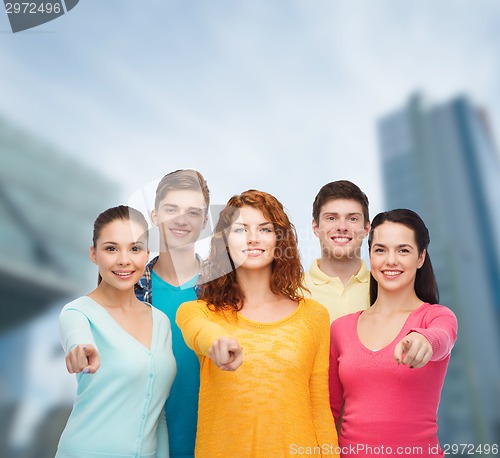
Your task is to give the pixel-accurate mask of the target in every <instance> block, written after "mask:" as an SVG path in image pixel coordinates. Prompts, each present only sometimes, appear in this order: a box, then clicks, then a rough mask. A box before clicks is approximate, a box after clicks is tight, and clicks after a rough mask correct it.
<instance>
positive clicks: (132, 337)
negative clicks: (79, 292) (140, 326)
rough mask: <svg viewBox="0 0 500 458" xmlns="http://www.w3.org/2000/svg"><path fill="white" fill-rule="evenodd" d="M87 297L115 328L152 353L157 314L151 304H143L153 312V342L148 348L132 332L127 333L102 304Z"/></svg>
mask: <svg viewBox="0 0 500 458" xmlns="http://www.w3.org/2000/svg"><path fill="white" fill-rule="evenodd" d="M85 297H86V298H87V299H89V300H90V301H91V302H93V303H94V304H95V305H97V306H98V309H99V310H101V312H102V313H103V314H104V315H106V316H107V317H108V319H109V320H111V322H112V323H113V326H115V327H117V328H118V329H120V331H121V332H122V333H123V334H126V335H127V336H129V338H130V339H132V340H133V341H134V342H136V343H137V345H140V346H141V347H142V348H143V349H144V350H146V351H147V352H151V350H152V348H153V345H154V342H155V314H154V310H153V307H152V306H151V304H150V303H148V302H144V301H143V303H144V304H146V305H147V306H148V307H149V308H150V310H151V342H150V344H149V347H147V346H146V345H144V344H143V343H142V342H140V341H139V340H137V339H136V338H135V337H134V336H133V335H132V334H130V332H128V331H126V330H125V328H124V327H123V326H122V325H121V324H120V323H118V321H116V320H115V319H114V318H113V316H112V315H111V313H109V312H108V311H107V310H106V309H105V308H104V307H103V306H102V305H101V304H99V302H97V301H95V300H94V299H92V298H91V297H89V296H85Z"/></svg>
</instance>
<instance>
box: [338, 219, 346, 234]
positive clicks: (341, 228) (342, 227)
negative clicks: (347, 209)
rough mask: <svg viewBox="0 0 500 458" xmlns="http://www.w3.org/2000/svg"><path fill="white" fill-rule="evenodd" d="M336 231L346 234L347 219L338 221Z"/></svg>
mask: <svg viewBox="0 0 500 458" xmlns="http://www.w3.org/2000/svg"><path fill="white" fill-rule="evenodd" d="M336 230H337V231H338V232H346V231H347V225H346V222H345V218H339V219H338V220H337V225H336Z"/></svg>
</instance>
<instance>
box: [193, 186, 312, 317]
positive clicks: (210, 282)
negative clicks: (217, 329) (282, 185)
mask: <svg viewBox="0 0 500 458" xmlns="http://www.w3.org/2000/svg"><path fill="white" fill-rule="evenodd" d="M245 206H247V207H252V208H256V209H258V210H260V211H262V213H263V215H264V217H265V218H266V219H267V220H268V221H270V222H271V223H273V225H274V230H275V231H276V248H275V251H274V261H273V263H272V273H271V281H270V285H269V286H270V288H271V291H272V292H273V293H274V294H283V295H285V296H287V297H288V298H290V299H292V300H300V299H302V298H303V296H302V294H301V292H300V291H301V289H305V288H304V285H303V283H302V282H303V274H304V272H303V269H302V264H301V263H300V255H299V250H298V244H297V232H296V230H295V227H294V225H293V224H292V223H291V222H290V220H289V218H288V216H287V214H286V213H285V210H284V208H283V205H282V204H281V203H280V202H279V201H278V199H276V197H274V196H272V195H271V194H268V193H266V192H262V191H256V190H254V189H250V190H248V191H245V192H243V193H242V194H240V195H235V196H233V197H231V199H229V201H228V202H227V204H226V206H225V207H224V209H223V210H222V211H221V213H220V215H219V220H218V222H217V225H216V227H215V230H214V234H213V236H212V240H211V242H210V254H209V256H208V258H207V260H206V261H205V262H204V263H203V266H202V275H201V277H200V281H199V289H198V297H199V298H200V299H202V300H204V301H206V302H207V303H208V304H209V305H211V306H213V307H215V308H216V309H233V310H235V311H238V310H240V309H241V307H242V306H243V301H244V299H245V297H244V295H243V292H242V291H241V288H240V287H239V285H238V282H237V279H236V269H235V266H234V263H233V260H232V259H231V256H230V255H229V250H228V245H227V236H228V233H229V230H230V227H231V225H232V224H233V222H234V221H235V220H236V219H237V218H238V215H239V209H240V208H242V207H245Z"/></svg>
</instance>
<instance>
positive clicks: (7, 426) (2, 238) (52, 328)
mask: <svg viewBox="0 0 500 458" xmlns="http://www.w3.org/2000/svg"><path fill="white" fill-rule="evenodd" d="M0 158H1V167H0V285H1V288H2V306H1V308H0V353H1V354H2V358H1V359H0V431H1V432H0V436H1V437H0V456H2V457H7V458H9V457H11V456H16V457H24V456H40V457H45V456H54V455H53V454H54V451H55V450H53V445H54V440H55V439H54V438H52V439H50V437H51V436H58V434H60V430H61V429H62V426H64V423H63V424H62V426H61V422H60V421H59V422H58V423H57V424H53V425H52V426H53V431H54V433H53V434H51V433H50V427H49V429H47V430H45V433H44V434H41V435H40V431H38V433H37V430H39V428H40V427H41V426H44V427H47V426H48V425H50V424H51V420H54V419H56V418H59V419H60V418H63V421H64V422H65V418H64V415H66V416H67V413H68V412H67V408H68V407H67V402H66V405H64V413H63V414H62V417H61V416H59V417H57V415H54V412H55V410H54V409H56V410H57V405H56V404H57V402H58V401H57V399H58V396H52V395H51V396H47V393H48V391H47V390H50V389H51V386H52V387H55V386H60V383H59V379H60V378H61V375H62V376H63V377H65V378H66V379H67V377H66V375H63V374H60V373H59V372H57V371H56V372H52V370H51V369H52V366H53V365H54V364H56V365H59V366H61V365H62V366H64V354H63V352H62V348H61V346H60V343H59V336H58V332H57V310H58V309H60V307H61V306H62V305H63V304H64V303H65V302H66V301H67V300H69V299H72V298H74V297H76V296H78V295H80V294H82V293H86V292H88V291H90V290H92V289H93V288H94V287H95V285H96V280H97V273H96V270H95V268H94V266H93V264H92V263H91V262H90V260H89V258H88V250H89V247H90V244H91V239H92V225H93V222H94V219H95V217H96V216H97V214H98V213H100V212H101V211H102V210H104V209H106V208H107V207H109V206H111V205H116V204H117V203H118V202H117V197H118V188H117V186H116V184H113V183H111V182H110V180H109V179H107V178H105V177H104V176H103V175H101V174H100V173H99V172H96V171H94V170H92V169H91V168H90V167H87V166H84V165H83V164H81V163H80V162H78V161H77V160H75V159H73V158H71V157H70V156H69V155H67V154H64V153H63V152H60V151H58V150H57V149H55V148H53V147H52V146H50V145H48V144H47V143H46V142H44V141H43V140H42V139H40V138H38V137H36V136H35V135H33V134H31V133H29V132H26V131H24V130H22V129H21V128H19V127H18V126H15V125H13V124H12V123H10V122H8V121H7V120H5V119H2V118H0ZM54 308H55V309H56V313H54V312H53V311H52V318H51V320H50V325H47V326H46V327H45V328H43V327H42V328H40V326H35V325H34V320H38V319H39V320H40V322H43V317H44V314H46V313H51V312H50V310H51V309H52V310H53V309H54ZM54 323H55V325H53V324H54ZM34 329H35V330H36V339H35V338H34ZM41 362H42V364H40V363H41ZM33 367H39V369H41V370H42V373H38V374H34V373H33ZM44 367H46V368H47V369H48V370H47V372H45V371H44V370H43V368H44ZM37 376H39V378H40V380H43V381H44V382H45V385H44V384H41V383H39V384H37V385H36V389H34V388H33V387H34V386H35V385H34V384H33V382H34V381H35V380H34V379H36V378H37ZM51 377H54V379H51ZM56 378H57V379H56ZM52 391H53V390H52ZM28 392H29V393H30V394H27V393H28ZM72 393H74V391H73V392H72ZM61 395H63V394H62V393H61ZM49 397H50V398H51V402H52V404H50V402H48V401H47V400H48V398H49ZM66 398H67V395H66ZM66 401H67V399H66ZM54 402H55V403H56V404H53V403H54ZM27 405H29V406H30V407H27ZM21 411H24V412H25V413H24V414H22V413H21ZM49 412H52V416H51V417H50V416H49V417H46V418H44V415H46V414H48V413H49ZM23 418H24V419H30V421H32V420H33V419H34V418H38V419H40V420H43V421H40V422H39V424H32V425H31V426H32V432H33V436H30V435H29V434H28V435H26V434H24V433H22V434H19V431H23V430H24V431H25V430H27V426H26V424H25V422H23V421H24V420H23ZM16 431H17V432H16ZM35 434H38V436H39V437H38V439H37V441H38V443H37V444H35V445H33V444H31V443H30V442H31V441H32V439H33V437H34V435H35ZM19 437H21V439H19ZM47 441H49V442H50V444H49V445H48V446H47V447H46V445H47V444H48V442H47ZM28 449H30V450H31V452H30V453H29V454H28V451H27V450H28ZM51 453H52V455H50V454H51Z"/></svg>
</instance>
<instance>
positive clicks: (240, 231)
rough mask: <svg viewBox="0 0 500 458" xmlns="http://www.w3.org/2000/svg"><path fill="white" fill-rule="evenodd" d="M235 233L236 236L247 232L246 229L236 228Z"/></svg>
mask: <svg viewBox="0 0 500 458" xmlns="http://www.w3.org/2000/svg"><path fill="white" fill-rule="evenodd" d="M233 232H235V233H236V234H241V233H242V232H245V228H244V227H235V228H234V229H233Z"/></svg>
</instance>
